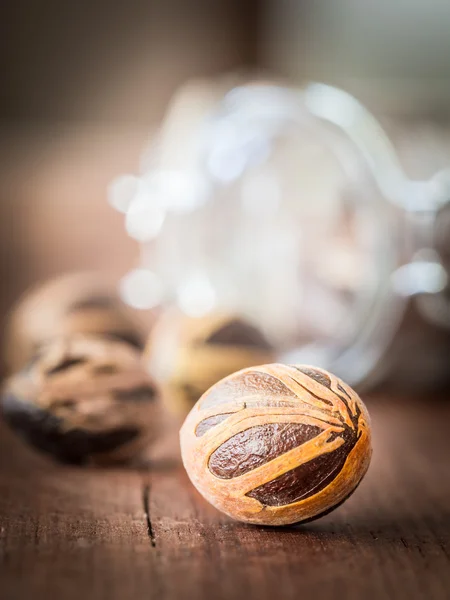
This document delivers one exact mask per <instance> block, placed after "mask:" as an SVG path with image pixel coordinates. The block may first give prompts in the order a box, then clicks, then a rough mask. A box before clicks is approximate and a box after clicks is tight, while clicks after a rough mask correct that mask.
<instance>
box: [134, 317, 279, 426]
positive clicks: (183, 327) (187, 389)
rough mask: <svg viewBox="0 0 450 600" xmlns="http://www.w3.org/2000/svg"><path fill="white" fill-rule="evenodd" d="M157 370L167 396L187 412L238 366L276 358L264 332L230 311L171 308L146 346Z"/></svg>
mask: <svg viewBox="0 0 450 600" xmlns="http://www.w3.org/2000/svg"><path fill="white" fill-rule="evenodd" d="M145 354H146V360H147V361H148V364H149V368H150V371H151V373H152V374H153V375H154V376H155V377H156V378H157V379H158V381H161V382H162V383H163V384H164V392H165V393H164V398H165V401H166V403H167V405H168V406H169V408H171V409H172V411H173V412H174V413H178V414H179V415H182V416H183V417H184V416H186V414H187V413H188V412H189V410H190V409H191V408H192V406H193V405H194V404H195V402H196V401H197V400H198V399H199V398H200V396H201V395H202V394H203V393H204V392H205V391H206V390H207V389H208V388H209V387H210V386H212V385H213V384H214V383H215V382H216V381H218V380H219V379H222V378H223V377H225V376H227V375H230V374H231V373H233V372H234V371H237V370H238V369H242V368H244V367H249V366H251V365H257V364H261V363H262V362H267V361H270V360H272V354H273V350H272V347H271V345H270V344H269V342H268V341H267V340H266V338H265V337H264V335H263V333H262V332H261V331H260V330H259V329H258V328H257V327H256V326H254V325H253V324H252V323H249V322H247V321H246V320H245V319H244V318H242V317H240V316H237V315H233V314H227V313H210V314H208V315H206V316H204V317H188V316H186V315H184V314H183V313H181V312H180V311H178V310H168V311H167V312H166V313H165V314H163V315H162V316H161V317H160V319H159V320H158V322H157V323H156V325H155V327H154V329H153V331H152V334H151V336H150V339H149V343H148V346H147V348H146V351H145Z"/></svg>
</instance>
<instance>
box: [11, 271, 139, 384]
mask: <svg viewBox="0 0 450 600" xmlns="http://www.w3.org/2000/svg"><path fill="white" fill-rule="evenodd" d="M73 333H76V334H79V333H82V334H98V335H105V336H110V337H114V338H118V339H121V340H124V341H127V342H129V343H130V344H131V345H133V346H136V347H137V348H142V347H143V344H144V337H145V336H144V334H143V333H142V326H141V324H140V323H139V322H138V321H137V319H136V317H135V316H134V314H133V313H132V311H131V309H129V308H128V307H127V306H125V304H123V303H122V302H121V300H120V298H119V297H118V295H117V293H116V292H115V289H114V286H113V285H112V284H111V283H110V282H108V281H107V280H106V279H104V278H102V276H101V275H99V274H98V273H73V274H69V275H65V276H62V277H58V278H56V279H52V280H50V281H48V282H46V283H44V284H41V285H39V286H37V287H35V288H33V289H31V290H29V291H28V292H26V293H25V294H24V296H23V297H22V299H21V300H20V301H19V303H18V304H17V306H16V307H15V308H14V309H13V310H12V312H11V314H10V317H9V321H8V327H7V331H6V338H5V358H6V363H7V364H6V366H7V368H8V371H9V373H14V372H16V371H18V370H19V369H22V367H24V366H25V365H26V364H27V363H28V362H29V361H30V360H31V359H32V358H33V356H34V355H35V353H36V351H37V350H38V348H39V347H40V345H41V344H43V343H45V342H47V341H49V340H51V339H53V338H56V337H59V336H68V335H71V334H73Z"/></svg>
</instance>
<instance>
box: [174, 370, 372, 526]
mask: <svg viewBox="0 0 450 600" xmlns="http://www.w3.org/2000/svg"><path fill="white" fill-rule="evenodd" d="M180 441H181V451H182V457H183V463H184V466H185V468H186V471H187V473H188V475H189V477H190V479H191V481H192V483H193V484H194V485H195V487H196V488H197V489H198V490H199V492H200V493H201V494H202V495H203V496H204V497H205V498H206V499H207V500H208V501H209V502H210V503H211V504H213V505H214V506H215V507H216V508H218V509H219V510H221V511H223V512H224V513H226V514H228V515H229V516H231V517H233V518H235V519H238V520H241V521H244V522H248V523H257V524H262V525H288V524H292V523H301V522H304V521H309V520H312V519H315V518H318V517H320V516H321V515H323V514H325V513H328V512H330V511H331V510H332V509H333V508H336V507H337V506H338V505H339V504H341V503H342V502H343V501H344V500H345V499H346V498H347V497H348V496H349V495H350V494H351V493H352V492H353V491H354V490H355V489H356V487H357V486H358V484H359V483H360V481H361V479H362V478H363V476H364V474H365V473H366V471H367V468H368V466H369V462H370V458H371V452H372V450H371V432H370V422H369V416H368V413H367V410H366V408H365V406H364V404H363V402H362V401H361V399H360V398H359V396H358V395H357V394H356V393H355V391H354V390H352V389H351V388H350V387H349V386H348V385H346V384H345V383H344V382H343V381H341V380H340V379H338V378H337V377H335V376H334V375H332V374H331V373H328V372H327V371H325V370H323V369H319V368H317V367H311V366H306V365H298V366H286V365H281V364H269V365H263V366H259V367H253V368H248V369H243V370H241V371H239V372H237V373H234V374H233V375H231V376H229V377H226V378H225V379H223V380H222V381H220V382H218V383H217V384H215V385H214V386H213V387H212V388H211V389H209V390H208V391H207V392H206V393H205V394H204V395H203V396H202V397H201V398H200V400H199V401H198V402H197V404H196V405H195V406H194V408H193V409H192V410H191V412H190V413H189V415H188V417H187V418H186V420H185V422H184V424H183V427H182V428H181V432H180Z"/></svg>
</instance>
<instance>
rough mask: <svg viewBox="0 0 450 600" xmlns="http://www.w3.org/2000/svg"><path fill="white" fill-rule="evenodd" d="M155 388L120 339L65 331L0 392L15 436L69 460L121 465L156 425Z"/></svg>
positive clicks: (145, 441) (147, 439)
mask: <svg viewBox="0 0 450 600" xmlns="http://www.w3.org/2000/svg"><path fill="white" fill-rule="evenodd" d="M157 398H158V393H157V388H156V386H155V384H154V383H153V381H152V380H151V379H150V377H149V376H148V374H147V373H146V371H145V369H144V367H143V364H142V361H141V357H140V354H139V353H138V351H137V350H135V349H134V348H133V347H132V346H130V345H129V344H127V343H125V342H121V341H116V340H107V339H103V338H96V337H89V336H72V337H71V338H69V339H59V340H54V341H53V342H51V343H49V344H47V345H45V346H43V347H42V348H41V350H40V353H39V355H38V356H37V357H36V358H35V360H34V361H33V362H32V363H30V364H29V366H28V367H27V368H25V369H23V370H22V371H21V372H19V373H18V374H16V375H14V376H12V377H11V378H10V379H9V380H8V381H7V382H6V385H5V388H4V390H3V394H2V403H1V406H2V411H3V415H4V418H5V420H6V421H7V422H8V423H9V424H10V426H11V428H12V429H13V430H15V431H16V432H17V433H18V434H19V435H20V436H21V437H23V438H24V439H25V440H26V441H27V442H29V443H30V444H31V445H33V446H34V447H36V448H38V449H39V450H41V451H43V452H46V453H48V454H51V455H52V456H53V457H54V458H56V459H58V460H60V461H63V462H68V463H73V464H86V463H94V464H105V463H113V462H124V461H127V460H130V459H131V458H133V457H135V456H137V455H138V454H139V453H140V452H141V451H142V450H143V449H144V448H145V447H146V446H147V445H148V443H149V442H150V441H151V440H152V438H153V437H154V436H155V434H156V432H157V430H158V424H159V418H160V412H159V411H160V409H159V406H158V402H157Z"/></svg>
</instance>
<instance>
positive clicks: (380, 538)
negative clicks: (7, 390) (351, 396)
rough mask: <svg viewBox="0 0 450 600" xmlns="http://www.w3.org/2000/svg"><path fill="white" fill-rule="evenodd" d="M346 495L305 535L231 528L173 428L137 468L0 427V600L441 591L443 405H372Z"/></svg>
mask: <svg viewBox="0 0 450 600" xmlns="http://www.w3.org/2000/svg"><path fill="white" fill-rule="evenodd" d="M370 408H371V413H372V419H373V424H374V431H375V443H374V446H375V453H374V459H373V464H372V466H371V468H370V470H369V474H368V476H367V477H366V479H365V480H364V482H363V483H362V484H361V486H360V488H359V489H358V491H357V492H356V493H355V494H354V495H353V496H352V497H351V498H350V499H349V500H348V502H346V503H345V504H344V505H343V506H342V507H341V508H340V509H339V510H337V511H336V512H335V513H332V514H330V515H329V516H328V517H326V518H324V519H322V520H320V521H317V522H313V523H311V524H308V525H305V526H298V527H288V528H276V529H271V528H261V527H255V526H249V525H242V524H240V523H237V522H234V521H232V520H230V519H228V518H227V517H225V516H224V515H221V514H220V513H218V512H217V511H215V509H213V508H212V507H210V506H209V505H208V504H207V503H206V502H205V501H203V500H202V499H201V498H200V496H199V495H198V494H197V492H196V491H195V490H194V488H193V487H192V486H191V485H190V483H189V481H188V479H187V477H186V475H185V474H184V471H183V469H182V467H181V465H180V463H179V457H178V450H177V443H176V431H175V430H174V429H173V428H172V431H170V432H169V433H168V434H167V435H166V437H165V440H164V442H163V443H162V444H161V445H160V447H159V448H156V449H155V452H154V453H153V457H152V461H150V462H149V464H148V465H147V467H145V468H144V467H143V468H141V469H140V470H134V471H131V470H128V471H127V470H106V471H102V470H95V471H84V470H79V469H67V468H64V467H59V466H55V465H52V464H51V463H49V462H47V461H46V460H44V459H42V458H41V457H38V456H36V455H34V454H33V453H32V452H31V451H29V450H28V449H26V448H24V447H23V446H22V445H21V444H20V443H19V442H18V441H17V440H16V439H14V438H13V436H12V435H11V434H10V433H9V432H8V431H6V430H5V429H4V428H1V430H0V515H1V516H0V518H1V526H0V527H1V533H0V548H1V550H0V552H1V554H0V565H1V570H2V575H1V579H0V581H1V582H2V583H1V588H0V589H1V597H2V598H5V599H6V600H10V599H12V600H15V599H18V600H22V599H25V598H29V597H33V598H35V599H38V600H39V599H41V598H42V599H44V598H49V597H52V596H55V597H56V598H59V599H63V600H65V599H66V598H67V599H69V600H70V599H72V598H80V597H82V598H83V599H85V600H88V599H91V598H92V599H101V598H108V599H109V600H111V599H115V598H118V599H119V598H121V599H123V598H126V599H127V600H133V599H134V598H136V599H138V598H139V599H141V598H143V597H146V598H158V599H161V598H164V599H165V598H167V599H172V598H173V599H175V598H176V599H183V598H195V599H196V598H199V599H206V598H218V599H231V598H237V599H240V598H246V600H248V599H251V600H252V599H255V600H256V599H258V600H261V599H262V600H264V599H266V598H267V599H269V598H270V599H272V598H279V597H282V598H299V597H302V598H309V597H311V598H312V597H319V598H330V599H334V598H336V599H337V598H348V599H350V600H352V599H360V598H364V599H365V600H366V599H367V600H370V599H372V598H373V599H384V598H386V599H391V598H392V599H396V600H397V599H402V598H405V599H406V598H408V600H411V599H413V600H414V599H419V598H426V599H427V600H429V599H431V600H434V599H436V600H441V599H442V600H444V599H447V598H449V596H450V477H449V473H450V469H449V467H448V457H449V451H450V439H449V438H448V436H447V424H448V422H449V420H450V404H449V403H445V402H432V401H431V399H426V400H424V401H422V402H420V401H412V400H411V399H409V398H405V399H400V398H398V399H396V400H395V402H394V401H393V400H392V399H389V398H386V399H383V398H373V399H372V401H371V403H370Z"/></svg>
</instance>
